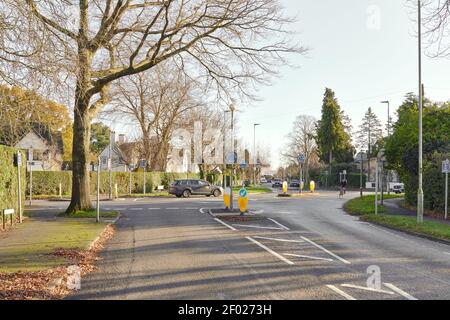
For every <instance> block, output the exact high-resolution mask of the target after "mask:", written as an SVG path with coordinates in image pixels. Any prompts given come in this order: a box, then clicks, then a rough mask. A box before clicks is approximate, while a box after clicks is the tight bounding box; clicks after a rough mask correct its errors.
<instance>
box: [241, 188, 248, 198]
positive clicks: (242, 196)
mask: <svg viewBox="0 0 450 320" xmlns="http://www.w3.org/2000/svg"><path fill="white" fill-rule="evenodd" d="M246 196H247V190H245V189H244V188H242V189H241V190H239V197H241V198H245V197H246Z"/></svg>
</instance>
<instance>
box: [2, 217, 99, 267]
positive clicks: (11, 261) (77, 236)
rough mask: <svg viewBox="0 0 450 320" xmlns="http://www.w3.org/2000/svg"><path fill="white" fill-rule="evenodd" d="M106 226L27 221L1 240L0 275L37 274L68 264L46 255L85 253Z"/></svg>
mask: <svg viewBox="0 0 450 320" xmlns="http://www.w3.org/2000/svg"><path fill="white" fill-rule="evenodd" d="M105 226H106V223H95V221H92V220H91V219H88V220H86V219H64V218H58V219H56V220H50V221H49V220H35V221H27V222H25V223H24V224H21V225H18V226H17V229H15V230H13V231H12V232H11V233H10V234H8V236H7V238H5V239H2V240H1V243H2V245H1V246H0V261H1V263H0V272H8V273H12V272H18V271H39V270H44V269H47V268H52V267H55V266H58V265H64V264H67V263H70V261H66V260H64V259H63V258H56V257H53V256H49V254H50V253H52V252H54V251H55V250H56V249H77V248H79V249H87V248H88V247H89V245H90V244H91V242H92V241H93V240H94V239H96V238H97V237H98V236H99V235H100V233H101V232H102V231H103V230H104V228H105Z"/></svg>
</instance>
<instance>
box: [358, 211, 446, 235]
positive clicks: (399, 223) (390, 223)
mask: <svg viewBox="0 0 450 320" xmlns="http://www.w3.org/2000/svg"><path fill="white" fill-rule="evenodd" d="M361 220H364V221H368V222H376V223H379V224H381V225H384V226H387V227H393V228H396V229H400V230H405V231H410V232H415V233H418V234H423V235H428V236H432V237H435V238H439V239H444V240H450V226H449V225H448V224H445V223H440V222H434V221H424V223H423V224H417V221H416V217H408V216H393V215H377V216H376V215H374V214H370V215H364V216H362V217H361Z"/></svg>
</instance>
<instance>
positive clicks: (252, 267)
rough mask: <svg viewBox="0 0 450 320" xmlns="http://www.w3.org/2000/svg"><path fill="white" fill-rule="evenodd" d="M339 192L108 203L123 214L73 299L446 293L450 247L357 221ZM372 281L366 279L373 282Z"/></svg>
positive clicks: (443, 295) (404, 296)
mask: <svg viewBox="0 0 450 320" xmlns="http://www.w3.org/2000/svg"><path fill="white" fill-rule="evenodd" d="M355 196H357V194H356V193H349V194H347V195H346V199H344V200H342V199H338V194H337V193H336V192H333V193H329V192H324V193H321V194H320V195H316V196H305V197H304V198H295V199H293V198H289V199H286V198H276V197H275V194H264V195H255V196H253V195H250V199H251V200H250V204H249V207H250V208H251V209H253V210H256V211H257V212H259V213H260V214H261V215H263V216H264V217H265V218H264V219H260V220H255V221H244V222H235V221H229V220H227V219H223V218H222V219H218V218H217V217H214V216H212V215H210V214H209V209H212V208H220V207H222V202H221V199H214V198H206V197H198V198H190V199H177V198H173V199H172V198H171V199H156V198H155V199H136V200H125V201H115V202H103V203H102V206H103V208H104V209H116V210H119V211H120V212H121V213H122V218H121V219H120V220H119V221H118V222H117V234H116V236H115V238H114V239H113V240H111V242H110V244H109V245H108V247H107V248H106V250H105V251H104V253H103V259H102V260H101V261H100V262H99V265H98V270H96V271H95V272H93V273H91V274H90V275H88V276H87V277H86V278H83V279H82V283H81V290H80V291H79V292H78V293H76V294H74V295H72V296H70V297H69V298H71V299H357V300H359V299H397V300H413V299H419V300H422V299H450V246H448V245H445V244H441V243H438V242H433V241H430V240H426V239H422V238H417V237H414V236H410V235H407V234H405V233H402V232H397V231H392V230H390V229H386V228H383V227H379V226H375V225H371V224H368V223H365V222H360V221H358V218H356V217H352V216H349V215H347V214H345V213H344V212H343V211H342V205H343V203H344V202H345V200H347V199H348V198H350V197H355ZM368 279H369V284H368Z"/></svg>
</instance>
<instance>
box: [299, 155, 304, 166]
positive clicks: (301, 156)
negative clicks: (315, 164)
mask: <svg viewBox="0 0 450 320" xmlns="http://www.w3.org/2000/svg"><path fill="white" fill-rule="evenodd" d="M298 162H300V163H301V164H303V163H305V155H304V154H301V155H299V156H298Z"/></svg>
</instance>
